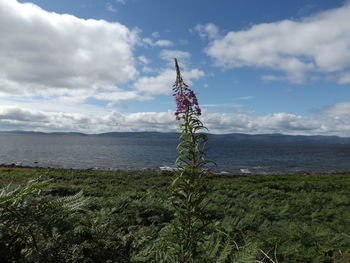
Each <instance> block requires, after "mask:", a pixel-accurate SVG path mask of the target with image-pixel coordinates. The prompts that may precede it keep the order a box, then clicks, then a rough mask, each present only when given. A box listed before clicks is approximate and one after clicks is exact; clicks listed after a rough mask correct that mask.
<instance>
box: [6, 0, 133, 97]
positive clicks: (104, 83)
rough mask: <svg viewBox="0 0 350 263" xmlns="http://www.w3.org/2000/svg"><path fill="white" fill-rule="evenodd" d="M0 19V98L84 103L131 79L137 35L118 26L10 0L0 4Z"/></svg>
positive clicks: (117, 24)
mask: <svg viewBox="0 0 350 263" xmlns="http://www.w3.org/2000/svg"><path fill="white" fill-rule="evenodd" d="M0 14H1V15H0V32H1V34H2V36H3V37H1V38H0V64H1V68H0V94H1V95H9V94H10V95H18V96H33V95H39V96H44V97H50V96H62V97H72V96H73V97H74V96H81V97H83V98H87V97H89V96H92V97H93V96H95V95H96V93H98V91H101V90H102V91H111V90H113V89H116V88H115V85H116V84H120V83H123V82H126V81H129V80H132V79H134V78H135V76H136V75H137V71H136V68H135V65H134V57H133V52H132V50H133V46H134V44H135V42H136V38H137V35H136V33H134V32H133V31H132V30H130V29H128V28H127V27H125V26H123V25H121V24H119V23H110V22H106V21H103V20H94V19H88V20H85V19H80V18H77V17H75V16H72V15H67V14H57V13H51V12H47V11H45V10H43V9H41V8H40V7H38V6H36V5H34V4H30V3H26V4H22V3H19V2H17V1H16V0H6V1H0ZM110 99H111V100H113V98H110Z"/></svg>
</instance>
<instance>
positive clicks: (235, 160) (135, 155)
mask: <svg viewBox="0 0 350 263" xmlns="http://www.w3.org/2000/svg"><path fill="white" fill-rule="evenodd" d="M177 142H178V141H177V138H176V136H174V135H171V136H164V135H163V136H156V135H153V136H147V137H142V136H136V137H135V136H124V137H98V136H86V137H85V136H61V135H0V164H12V163H15V164H17V165H24V166H40V167H53V168H84V169H86V168H93V169H123V170H147V169H152V170H159V167H161V166H173V164H174V160H175V158H176V156H177V154H176V150H175V147H176V145H177ZM208 147H209V150H208V158H209V159H211V160H214V161H215V162H216V163H217V168H216V171H217V172H222V171H225V172H233V173H249V172H251V173H298V172H311V173H317V172H349V171H350V145H349V144H307V145H305V144H301V143H300V144H295V143H293V144H292V143H279V144H276V143H275V144H273V143H253V142H244V143H243V142H240V143H237V142H234V141H232V140H227V139H225V137H224V136H222V137H217V138H216V137H215V138H211V139H210V143H209V145H208Z"/></svg>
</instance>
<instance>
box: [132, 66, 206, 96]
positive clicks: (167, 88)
mask: <svg viewBox="0 0 350 263" xmlns="http://www.w3.org/2000/svg"><path fill="white" fill-rule="evenodd" d="M182 74H183V77H184V80H185V81H186V82H188V84H191V80H194V79H199V78H201V77H203V76H204V72H203V71H201V70H199V69H191V70H188V71H184V72H182ZM175 79H176V73H175V71H174V70H173V69H165V70H163V71H161V72H160V73H159V74H158V75H157V76H153V77H141V78H140V79H138V80H137V81H136V82H135V84H134V88H135V89H136V90H137V91H139V92H144V93H146V94H150V95H159V94H170V93H171V89H172V85H173V84H174V81H175Z"/></svg>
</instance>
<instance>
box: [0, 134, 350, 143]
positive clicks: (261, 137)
mask: <svg viewBox="0 0 350 263" xmlns="http://www.w3.org/2000/svg"><path fill="white" fill-rule="evenodd" d="M0 134H14V135H60V136H99V137H128V138H152V137H157V138H159V137H163V138H174V139H176V138H177V137H178V136H179V134H178V133H161V132H108V133H100V134H85V133H80V132H50V133H45V132H35V131H0ZM208 137H209V139H213V140H215V139H220V138H223V137H225V139H226V140H229V141H237V142H247V143H250V142H251V143H336V144H350V137H339V136H323V135H313V136H304V135H284V134H255V135H251V134H242V133H231V134H208Z"/></svg>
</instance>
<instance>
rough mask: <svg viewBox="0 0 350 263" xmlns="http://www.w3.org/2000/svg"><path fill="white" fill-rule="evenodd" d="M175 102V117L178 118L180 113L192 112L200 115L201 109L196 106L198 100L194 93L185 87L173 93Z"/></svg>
mask: <svg viewBox="0 0 350 263" xmlns="http://www.w3.org/2000/svg"><path fill="white" fill-rule="evenodd" d="M174 96H175V102H176V106H177V107H176V112H175V116H176V119H180V116H179V115H181V114H186V113H190V112H194V114H196V115H197V116H199V115H201V109H200V108H199V106H198V100H197V96H196V94H195V93H194V92H193V91H192V90H190V89H189V88H186V89H185V91H183V90H182V91H179V92H177V93H175V94H174Z"/></svg>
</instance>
